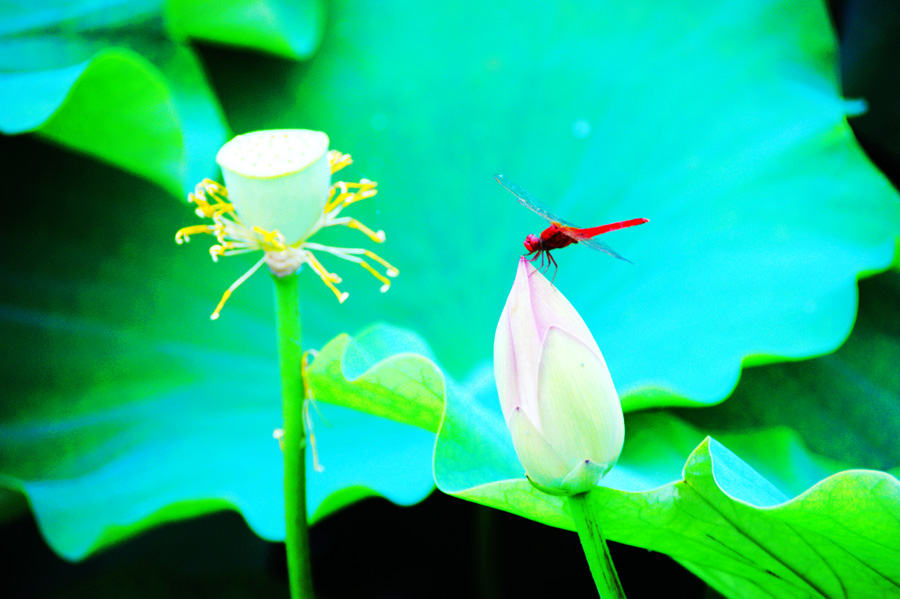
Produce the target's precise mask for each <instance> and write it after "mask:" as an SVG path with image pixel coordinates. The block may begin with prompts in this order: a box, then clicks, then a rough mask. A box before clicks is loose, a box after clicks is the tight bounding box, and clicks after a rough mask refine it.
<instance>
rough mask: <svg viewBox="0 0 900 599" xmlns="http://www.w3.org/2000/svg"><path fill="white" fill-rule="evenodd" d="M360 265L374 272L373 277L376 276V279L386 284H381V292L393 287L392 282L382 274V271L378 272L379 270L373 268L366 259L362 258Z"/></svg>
mask: <svg viewBox="0 0 900 599" xmlns="http://www.w3.org/2000/svg"><path fill="white" fill-rule="evenodd" d="M359 265H360V266H362V267H363V268H365V269H366V270H368V271H369V272H370V273H372V276H373V277H375V278H376V279H378V280H379V281H381V282H382V283H384V285H382V286H381V293H384V292H385V291H387V290H388V289H390V288H391V282H390V281H388V280H387V279H386V278H385V276H384V275H382V274H381V273H380V272H378V271H377V270H375V269H374V268H372V267H371V266H370V265H369V263H368V262H366V261H365V260H360V261H359Z"/></svg>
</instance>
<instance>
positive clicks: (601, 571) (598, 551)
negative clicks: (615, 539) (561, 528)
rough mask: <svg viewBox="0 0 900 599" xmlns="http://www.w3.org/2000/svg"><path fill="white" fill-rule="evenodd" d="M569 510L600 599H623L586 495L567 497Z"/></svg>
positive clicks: (617, 577) (620, 587) (623, 594)
mask: <svg viewBox="0 0 900 599" xmlns="http://www.w3.org/2000/svg"><path fill="white" fill-rule="evenodd" d="M569 509H570V510H571V512H572V519H573V520H575V530H577V531H578V538H579V539H580V540H581V546H582V548H583V549H584V555H585V557H587V561H588V566H590V568H591V575H592V576H593V577H594V584H595V585H597V592H598V593H599V594H600V598H601V599H625V591H623V590H622V584H621V583H620V582H619V575H618V574H617V573H616V567H615V566H614V565H613V561H612V556H611V555H610V554H609V547H607V546H606V539H604V538H603V530H602V529H601V528H600V523H599V522H597V519H596V518H595V517H594V515H593V514H592V513H591V511H590V509H588V506H587V493H581V494H579V495H572V496H571V497H569Z"/></svg>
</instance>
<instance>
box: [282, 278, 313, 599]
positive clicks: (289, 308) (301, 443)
mask: <svg viewBox="0 0 900 599" xmlns="http://www.w3.org/2000/svg"><path fill="white" fill-rule="evenodd" d="M272 278H273V280H274V281H275V311H276V316H277V321H278V356H279V362H280V365H281V398H282V407H283V410H284V437H283V438H282V439H283V443H284V445H283V447H284V513H285V523H286V525H287V537H286V539H285V543H286V545H287V565H288V580H289V581H290V587H291V597H292V599H312V597H313V588H312V568H311V566H310V555H309V529H308V526H307V521H306V427H305V426H304V422H303V402H304V400H305V399H306V391H305V389H304V385H303V373H302V371H301V366H300V365H301V361H302V359H303V348H302V345H301V344H300V292H299V287H298V285H297V280H298V278H299V277H298V276H297V275H296V274H293V275H290V276H287V277H275V276H273V277H272Z"/></svg>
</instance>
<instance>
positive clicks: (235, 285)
mask: <svg viewBox="0 0 900 599" xmlns="http://www.w3.org/2000/svg"><path fill="white" fill-rule="evenodd" d="M265 261H266V259H265V258H262V259H261V260H260V261H259V262H257V263H256V264H255V265H254V266H253V267H252V268H251V269H250V270H248V271H247V272H245V273H244V274H243V275H241V277H240V278H239V279H238V280H237V281H235V282H234V283H232V284H231V287H229V288H228V289H226V290H225V293H223V294H222V299H221V300H220V301H219V305H218V306H216V309H215V310H213V313H212V314H210V315H209V319H210V320H217V319H218V318H219V312H221V311H222V308H223V307H224V306H225V302H227V301H228V298H229V297H231V294H232V293H233V292H234V290H235V289H237V288H238V287H240V286H241V283H243V282H244V281H246V280H247V279H249V278H250V277H251V276H252V275H253V273H255V272H256V271H257V270H259V267H260V266H262V265H263V262H265Z"/></svg>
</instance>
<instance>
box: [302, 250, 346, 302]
mask: <svg viewBox="0 0 900 599" xmlns="http://www.w3.org/2000/svg"><path fill="white" fill-rule="evenodd" d="M306 261H307V262H308V263H309V266H310V268H312V269H313V271H314V272H315V273H316V274H317V275H319V278H320V279H322V282H323V283H325V286H326V287H328V288H329V289H331V291H332V293H334V295H335V296H336V297H337V299H338V302H340V303H342V304H343V303H344V302H345V301H346V300H347V298H348V297H350V294H349V293H347V292H346V291H344V292H343V293H341V292H340V291H339V290H338V288H337V287H335V286H334V283H340V282H341V278H340V277H339V276H337V275H336V274H334V273H330V272H328V271H327V270H326V269H325V267H324V266H322V263H321V262H319V261H318V260H317V259H316V257H315V256H313V255H312V253H311V252H306Z"/></svg>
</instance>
